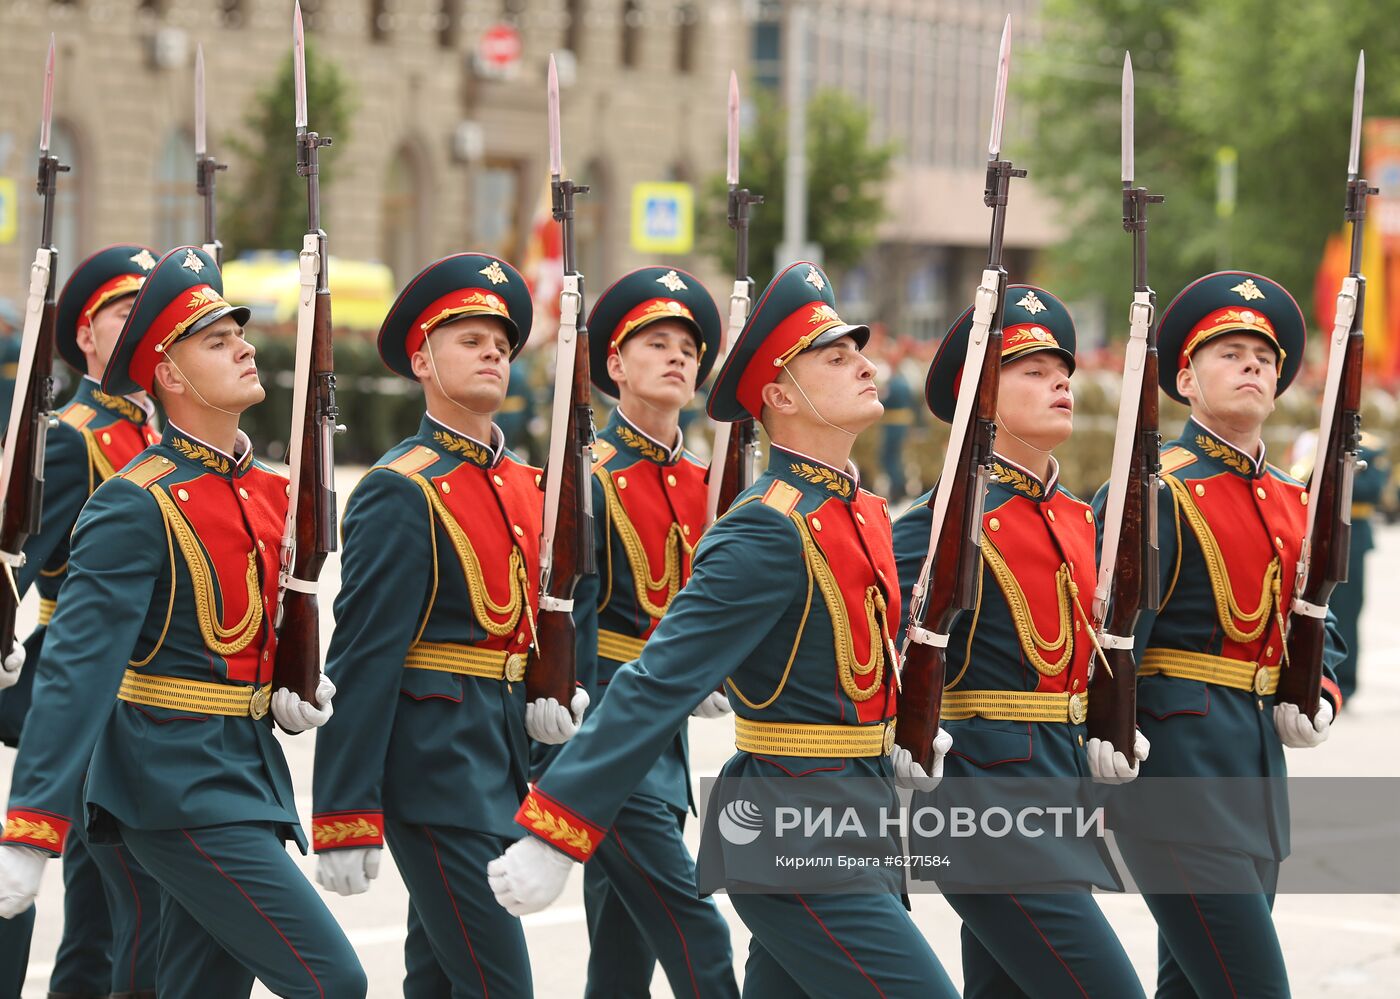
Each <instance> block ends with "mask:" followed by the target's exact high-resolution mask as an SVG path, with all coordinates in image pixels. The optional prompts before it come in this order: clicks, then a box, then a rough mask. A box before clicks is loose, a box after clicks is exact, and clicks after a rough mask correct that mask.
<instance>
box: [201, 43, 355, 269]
mask: <svg viewBox="0 0 1400 999" xmlns="http://www.w3.org/2000/svg"><path fill="white" fill-rule="evenodd" d="M295 94H296V90H295V82H294V78H293V71H292V58H291V56H288V57H287V59H286V60H284V61H283V63H282V66H281V68H280V69H279V70H278V72H277V76H276V78H274V79H273V80H272V82H271V83H270V84H269V85H268V86H267V87H266V88H265V89H263V90H260V91H259V92H258V94H257V96H256V97H255V98H254V100H253V103H252V105H251V106H250V108H249V110H248V113H247V114H246V115H245V116H244V119H243V124H244V126H245V128H246V132H247V134H246V135H241V136H236V137H234V138H232V139H230V140H229V148H230V149H231V150H232V151H233V154H234V155H235V156H236V157H237V158H238V160H237V163H238V165H237V173H236V176H237V177H238V178H239V181H240V182H239V183H238V184H237V185H236V187H237V193H235V194H233V195H232V196H230V195H229V192H228V188H227V187H222V188H220V194H221V195H222V197H221V198H220V201H221V202H222V205H221V217H222V219H223V224H222V226H221V228H220V233H219V235H220V237H221V238H222V239H223V241H224V244H225V247H226V252H225V257H226V259H232V258H233V257H234V256H236V255H237V254H238V253H239V252H241V251H243V250H257V249H286V250H292V249H297V248H299V247H300V246H301V238H302V236H303V235H304V234H305V232H306V181H305V180H304V179H302V178H301V177H299V176H297V168H296V142H295V123H296V119H295V114H294V111H295V107H296V97H295ZM306 103H307V109H308V113H309V115H310V118H311V127H312V128H313V129H315V130H316V131H317V132H320V133H321V134H322V135H329V136H331V137H332V138H333V139H334V140H335V143H334V145H331V146H329V147H326V148H323V149H322V150H321V156H320V167H321V172H320V177H321V188H322V190H325V189H326V188H329V187H330V184H331V178H332V176H333V175H334V165H335V161H336V158H337V154H338V152H339V151H340V150H341V149H343V148H344V147H345V145H346V143H347V142H348V141H349V139H350V135H349V122H350V112H351V110H352V106H353V104H352V97H351V95H350V88H349V82H348V80H347V79H346V77H345V74H344V73H342V72H341V70H340V67H339V66H337V65H336V64H335V63H333V62H331V61H330V60H329V59H319V58H317V57H316V52H315V50H314V49H312V48H311V47H310V46H307V49H306Z"/></svg>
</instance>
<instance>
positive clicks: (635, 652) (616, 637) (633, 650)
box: [598, 628, 647, 663]
mask: <svg viewBox="0 0 1400 999" xmlns="http://www.w3.org/2000/svg"><path fill="white" fill-rule="evenodd" d="M646 644H647V642H646V639H645V638H633V637H632V636H631V635H623V634H620V633H618V632H616V631H608V630H607V629H606V628H599V629H598V655H599V657H600V658H603V659H611V660H612V661H613V662H619V663H630V662H631V661H632V660H633V659H640V658H641V657H642V649H644V648H646Z"/></svg>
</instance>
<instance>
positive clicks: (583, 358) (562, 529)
mask: <svg viewBox="0 0 1400 999" xmlns="http://www.w3.org/2000/svg"><path fill="white" fill-rule="evenodd" d="M579 296H580V302H581V301H582V281H581V280H580V289H579ZM576 336H577V339H578V347H577V349H576V350H575V352H574V366H573V371H572V374H571V377H570V382H571V385H570V396H571V400H570V405H569V420H568V424H567V430H566V432H565V433H566V437H565V439H566V441H567V446H566V447H565V449H564V457H563V462H562V467H561V469H560V475H561V478H560V483H559V519H558V521H557V523H556V525H555V529H554V540H553V546H552V549H551V552H550V561H549V565H550V569H549V576H548V579H547V580H546V581H545V584H544V586H543V587H542V589H541V593H540V611H539V618H538V622H537V624H536V629H535V631H536V635H535V638H536V641H535V643H534V645H532V646H531V647H530V656H529V661H528V663H527V665H526V667H525V696H526V697H527V698H528V699H529V700H531V701H534V700H538V699H539V698H542V697H552V698H554V699H555V700H556V701H558V702H559V703H560V704H562V705H564V706H565V707H567V706H568V704H569V702H570V701H571V700H572V698H573V692H574V685H575V682H576V675H577V652H578V650H577V646H576V644H575V633H574V615H573V612H572V611H571V610H563V609H554V608H550V607H548V606H547V605H548V604H550V603H553V602H555V601H562V602H564V603H565V604H566V605H567V604H571V603H572V601H573V597H574V590H575V588H576V587H577V586H578V583H579V581H580V580H581V579H582V578H583V577H584V576H586V575H589V574H591V573H593V572H595V571H596V566H597V557H596V556H597V553H596V552H595V551H594V550H593V544H594V538H593V484H592V482H591V481H590V480H591V479H592V476H593V467H592V465H593V460H592V456H593V407H592V404H591V403H590V401H589V391H590V389H589V371H588V330H587V329H586V328H585V327H584V326H583V325H582V324H580V325H579V327H578V333H577V334H576ZM560 374H562V373H560ZM543 554H544V553H543V552H542V553H541V555H543Z"/></svg>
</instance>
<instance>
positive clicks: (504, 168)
mask: <svg viewBox="0 0 1400 999" xmlns="http://www.w3.org/2000/svg"><path fill="white" fill-rule="evenodd" d="M520 176H521V166H520V164H519V163H517V162H515V161H514V160H498V159H488V160H487V161H486V162H485V163H484V164H482V166H481V168H480V169H479V170H477V171H475V176H474V177H473V178H472V207H473V211H472V221H473V223H474V226H473V227H474V229H475V232H474V233H473V238H472V245H473V246H475V247H478V248H479V249H481V250H483V251H485V252H487V253H494V254H495V255H496V256H498V257H504V258H505V259H507V260H512V259H515V258H516V256H517V252H516V251H517V250H518V249H519V248H520V231H521V219H520V216H521V212H520V207H521V206H520Z"/></svg>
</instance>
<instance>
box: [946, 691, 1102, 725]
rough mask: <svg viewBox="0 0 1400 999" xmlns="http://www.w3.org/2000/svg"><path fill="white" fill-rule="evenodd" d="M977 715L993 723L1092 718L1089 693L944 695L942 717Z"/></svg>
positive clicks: (1079, 721)
mask: <svg viewBox="0 0 1400 999" xmlns="http://www.w3.org/2000/svg"><path fill="white" fill-rule="evenodd" d="M974 715H976V716H977V717H979V718H989V719H991V720H993V721H1024V722H1069V723H1070V724H1072V725H1079V724H1082V723H1083V721H1084V719H1085V718H1087V717H1088V716H1089V692H1088V691H1084V692H1083V693H1078V694H1071V693H1068V692H1065V691H1060V692H1058V693H1052V692H1049V691H1039V690H1024V691H1018V690H950V691H948V692H947V693H946V694H944V695H943V717H944V718H946V719H948V720H949V721H961V720H963V719H964V718H971V717H973V716H974Z"/></svg>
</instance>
